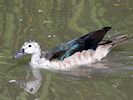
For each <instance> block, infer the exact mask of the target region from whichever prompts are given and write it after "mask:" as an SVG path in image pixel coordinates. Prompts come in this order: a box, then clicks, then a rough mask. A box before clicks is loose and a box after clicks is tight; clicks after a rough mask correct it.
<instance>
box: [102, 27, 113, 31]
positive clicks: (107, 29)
mask: <svg viewBox="0 0 133 100" xmlns="http://www.w3.org/2000/svg"><path fill="white" fill-rule="evenodd" d="M110 29H111V27H103V30H105V31H106V32H107V31H109V30H110Z"/></svg>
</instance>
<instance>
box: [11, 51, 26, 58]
mask: <svg viewBox="0 0 133 100" xmlns="http://www.w3.org/2000/svg"><path fill="white" fill-rule="evenodd" d="M23 55H25V52H24V49H20V50H19V51H18V52H17V53H16V55H14V56H13V58H14V59H17V58H21V57H22V56H23Z"/></svg>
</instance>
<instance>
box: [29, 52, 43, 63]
mask: <svg viewBox="0 0 133 100" xmlns="http://www.w3.org/2000/svg"><path fill="white" fill-rule="evenodd" d="M40 57H41V52H37V53H34V54H32V57H31V62H39V61H40V59H41V58H40Z"/></svg>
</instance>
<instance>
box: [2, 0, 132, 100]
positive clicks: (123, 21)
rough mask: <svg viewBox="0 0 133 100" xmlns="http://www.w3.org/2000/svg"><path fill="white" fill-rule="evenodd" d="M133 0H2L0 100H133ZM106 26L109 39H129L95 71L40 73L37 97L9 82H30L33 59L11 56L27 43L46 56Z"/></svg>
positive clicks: (115, 49) (113, 51) (78, 70)
mask: <svg viewBox="0 0 133 100" xmlns="http://www.w3.org/2000/svg"><path fill="white" fill-rule="evenodd" d="M132 21H133V1H132V0H112V1H111V0H102V1H100V0H99V1H98V0H8V1H7V0H0V69H1V70H0V100H35V99H36V100H37V99H39V100H75V99H76V100H133V95H132V93H133V46H132V45H133V38H132V37H133V28H132V27H133V22H132ZM103 26H111V27H112V30H111V31H110V32H109V33H108V34H107V35H106V38H109V37H114V36H118V35H122V34H128V35H129V40H128V41H127V42H126V43H124V44H122V45H120V46H118V47H116V48H114V49H113V50H112V52H111V53H110V54H109V55H108V56H107V57H106V58H105V59H104V60H103V61H102V62H101V63H98V64H96V65H94V66H97V68H92V67H85V66H81V67H80V68H78V69H76V70H73V71H64V72H53V71H47V70H44V69H43V70H41V74H42V79H43V81H41V83H42V84H41V87H40V89H39V90H38V91H37V93H35V94H34V95H32V94H29V93H27V92H26V91H25V90H24V89H22V88H20V86H17V85H14V84H11V83H9V80H12V79H17V80H32V78H33V75H32V72H31V68H30V67H29V65H28V62H29V61H30V56H25V57H23V58H22V59H19V60H13V59H12V55H13V54H14V53H15V52H16V51H17V50H18V49H19V48H20V47H21V45H22V44H23V42H25V41H27V40H36V41H37V42H38V43H39V44H40V45H41V47H42V49H43V50H44V51H46V50H48V49H50V48H52V47H54V46H55V45H57V44H60V43H62V42H65V41H68V40H71V39H73V38H76V37H79V36H81V35H83V34H86V33H88V32H91V31H94V30H97V29H99V28H101V27H103Z"/></svg>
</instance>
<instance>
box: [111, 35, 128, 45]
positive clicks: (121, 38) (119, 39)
mask: <svg viewBox="0 0 133 100" xmlns="http://www.w3.org/2000/svg"><path fill="white" fill-rule="evenodd" d="M126 40H128V36H127V35H121V36H118V37H116V38H115V39H113V40H112V43H111V44H112V45H113V47H114V46H117V45H119V44H121V43H123V42H124V41H126Z"/></svg>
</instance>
